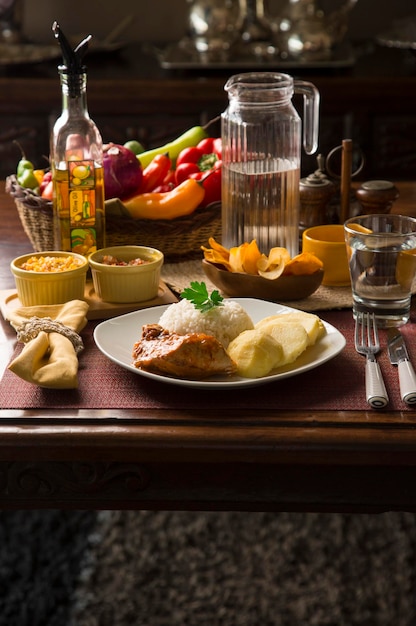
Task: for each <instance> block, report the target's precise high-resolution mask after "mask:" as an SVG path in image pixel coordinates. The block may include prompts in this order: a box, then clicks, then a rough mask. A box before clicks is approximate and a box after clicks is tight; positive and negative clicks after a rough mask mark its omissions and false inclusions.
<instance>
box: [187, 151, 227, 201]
mask: <svg viewBox="0 0 416 626" xmlns="http://www.w3.org/2000/svg"><path fill="white" fill-rule="evenodd" d="M221 164H222V161H217V162H216V164H215V166H214V167H213V168H212V169H210V170H208V171H205V172H198V173H197V174H191V176H190V178H195V180H199V181H201V182H202V186H203V188H204V190H205V196H204V199H203V200H202V202H201V206H202V207H206V206H207V205H208V204H211V203H212V202H219V201H220V200H221Z"/></svg>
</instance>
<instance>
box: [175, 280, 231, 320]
mask: <svg viewBox="0 0 416 626" xmlns="http://www.w3.org/2000/svg"><path fill="white" fill-rule="evenodd" d="M181 298H184V299H185V300H190V301H191V302H192V303H193V305H194V307H195V308H196V309H198V311H201V313H205V312H206V311H209V310H210V309H212V308H214V307H215V306H222V301H223V300H224V298H223V297H222V296H221V295H220V293H219V291H217V290H216V289H215V290H214V291H213V292H212V293H211V295H209V293H208V289H207V286H206V284H205V283H199V282H197V281H196V280H195V281H193V282H192V283H191V286H190V287H187V288H186V289H184V290H183V291H182V293H181Z"/></svg>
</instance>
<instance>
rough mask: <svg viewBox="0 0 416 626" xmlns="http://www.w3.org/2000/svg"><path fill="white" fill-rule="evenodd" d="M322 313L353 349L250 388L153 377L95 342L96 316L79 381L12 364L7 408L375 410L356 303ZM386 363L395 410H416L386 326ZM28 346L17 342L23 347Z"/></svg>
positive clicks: (414, 344) (414, 353)
mask: <svg viewBox="0 0 416 626" xmlns="http://www.w3.org/2000/svg"><path fill="white" fill-rule="evenodd" d="M320 317H321V318H322V319H324V320H326V321H327V322H329V323H330V324H332V325H333V326H335V327H336V328H337V329H338V330H339V331H340V332H341V333H342V334H343V335H344V336H345V338H346V340H347V345H346V347H345V349H344V350H343V351H342V352H341V353H340V354H339V355H337V356H336V357H334V358H333V359H332V360H330V361H328V362H327V363H324V364H323V365H321V366H319V367H317V368H315V369H312V370H309V371H307V372H304V373H302V374H299V375H296V376H293V377H289V378H284V379H281V380H277V381H274V382H271V383H268V384H265V385H260V386H258V387H250V388H247V389H243V388H238V389H228V390H214V391H212V390H210V391H207V390H203V389H191V388H188V387H179V386H176V385H172V384H167V383H162V382H159V381H154V380H150V379H148V378H144V377H142V376H140V375H136V374H134V373H133V372H130V371H128V370H125V369H124V368H122V367H120V366H118V365H116V364H114V363H112V362H111V361H109V360H108V359H107V357H105V356H104V355H103V354H102V353H101V352H100V351H99V350H98V348H97V347H96V346H95V343H94V339H93V336H92V331H93V328H94V325H95V324H94V323H90V324H89V325H88V326H87V328H86V329H85V330H84V331H83V335H82V336H83V340H84V345H85V350H84V351H83V352H82V353H81V354H80V357H79V362H80V368H79V388H78V389H76V390H52V389H42V388H40V387H37V386H35V385H32V384H30V383H26V382H25V381H22V380H21V379H20V378H18V377H17V376H16V375H15V374H13V373H12V372H10V371H9V370H6V372H5V374H4V376H3V379H2V381H1V383H0V408H1V409H34V408H47V409H169V408H170V409H191V410H192V409H198V408H200V407H201V406H212V407H213V410H215V412H216V414H218V412H221V411H222V410H224V411H227V409H231V408H232V409H238V408H244V409H251V408H253V409H257V410H259V411H261V410H267V409H285V410H286V409H289V410H291V409H292V410H346V411H348V410H371V409H370V408H369V406H368V404H367V402H366V400H365V381H364V367H365V358H364V357H363V356H360V355H358V354H357V353H356V352H355V349H354V336H353V333H354V324H353V319H352V313H351V310H342V311H325V312H322V313H321V314H320ZM401 330H402V333H403V335H404V337H405V338H406V340H407V345H408V348H409V352H410V356H411V358H412V359H413V362H414V363H416V325H415V324H414V323H409V324H407V325H406V326H404V327H402V329H401ZM380 340H381V345H382V352H381V353H380V355H379V359H378V360H379V363H380V366H381V368H382V372H383V376H384V379H385V383H386V387H387V391H388V394H389V397H390V403H389V405H388V406H387V409H390V410H398V411H403V410H404V411H414V409H412V408H409V407H407V405H405V404H404V403H403V402H402V400H401V398H400V393H399V384H398V375H397V368H396V367H393V366H392V365H391V364H390V362H389V360H388V355H387V350H386V333H385V331H380ZM20 350H21V345H18V346H17V348H16V354H17V352H18V351H20Z"/></svg>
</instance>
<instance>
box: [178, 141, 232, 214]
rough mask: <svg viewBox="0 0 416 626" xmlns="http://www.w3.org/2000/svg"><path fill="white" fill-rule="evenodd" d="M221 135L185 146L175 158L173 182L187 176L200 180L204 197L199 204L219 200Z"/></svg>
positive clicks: (180, 180) (182, 179)
mask: <svg viewBox="0 0 416 626" xmlns="http://www.w3.org/2000/svg"><path fill="white" fill-rule="evenodd" d="M221 154H222V142H221V137H217V138H212V137H208V138H206V139H203V140H202V141H200V142H199V144H198V145H197V146H196V147H193V148H185V149H184V150H182V152H181V153H180V154H179V156H178V158H177V160H176V174H175V182H176V184H177V185H178V184H180V183H181V182H183V181H184V180H186V179H187V178H194V179H196V180H200V181H202V185H203V187H204V189H205V197H204V200H203V202H202V205H201V206H207V205H208V204H210V203H211V202H218V201H220V200H221V164H222V161H221Z"/></svg>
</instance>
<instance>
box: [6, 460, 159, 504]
mask: <svg viewBox="0 0 416 626" xmlns="http://www.w3.org/2000/svg"><path fill="white" fill-rule="evenodd" d="M149 482H150V472H149V470H148V469H147V468H146V467H144V466H142V465H137V464H134V463H100V462H91V463H85V462H82V463H81V462H73V463H64V462H39V463H33V462H15V463H0V499H2V500H3V502H4V503H6V504H7V502H8V501H12V502H13V501H19V500H22V501H23V500H24V501H27V500H29V501H30V500H44V499H47V500H51V501H54V500H60V501H61V500H72V499H76V500H81V501H85V502H86V503H88V500H90V499H91V500H94V499H96V498H99V499H100V498H103V499H104V498H106V499H111V500H116V501H117V500H118V499H120V500H123V499H125V498H127V497H129V498H132V497H133V496H134V494H135V493H140V492H143V491H145V490H146V488H147V487H148V485H149Z"/></svg>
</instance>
